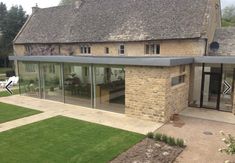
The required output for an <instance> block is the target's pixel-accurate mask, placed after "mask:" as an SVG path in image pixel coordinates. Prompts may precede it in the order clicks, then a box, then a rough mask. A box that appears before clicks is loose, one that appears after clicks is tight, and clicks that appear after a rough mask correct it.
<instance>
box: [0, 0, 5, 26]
mask: <svg viewBox="0 0 235 163" xmlns="http://www.w3.org/2000/svg"><path fill="white" fill-rule="evenodd" d="M6 15H7V7H6V5H5V4H4V3H2V2H1V3H0V31H2V23H3V20H4V19H5V17H6Z"/></svg>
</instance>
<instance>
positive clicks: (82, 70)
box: [64, 63, 92, 107]
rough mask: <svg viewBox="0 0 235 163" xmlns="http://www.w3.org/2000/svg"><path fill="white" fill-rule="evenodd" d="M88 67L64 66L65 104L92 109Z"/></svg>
mask: <svg viewBox="0 0 235 163" xmlns="http://www.w3.org/2000/svg"><path fill="white" fill-rule="evenodd" d="M91 86H92V82H91V74H90V66H87V65H78V64H70V63H68V64H64V91H65V103H69V104H75V105H81V106H85V107H92V102H91Z"/></svg>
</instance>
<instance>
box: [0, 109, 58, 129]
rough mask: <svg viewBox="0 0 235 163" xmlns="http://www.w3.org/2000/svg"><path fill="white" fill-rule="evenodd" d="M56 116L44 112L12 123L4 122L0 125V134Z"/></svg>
mask: <svg viewBox="0 0 235 163" xmlns="http://www.w3.org/2000/svg"><path fill="white" fill-rule="evenodd" d="M57 115H58V114H55V113H53V112H45V113H40V114H36V115H33V116H29V117H24V118H20V119H16V120H13V121H9V122H5V123H1V124H0V132H3V131H7V130H10V129H13V128H16V127H20V126H24V125H27V124H31V123H34V122H38V121H42V120H45V119H48V118H52V117H54V116H57Z"/></svg>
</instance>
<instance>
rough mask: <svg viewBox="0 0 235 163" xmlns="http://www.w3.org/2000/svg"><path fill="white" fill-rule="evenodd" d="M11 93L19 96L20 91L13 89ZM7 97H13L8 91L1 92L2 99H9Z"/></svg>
mask: <svg viewBox="0 0 235 163" xmlns="http://www.w3.org/2000/svg"><path fill="white" fill-rule="evenodd" d="M11 91H12V92H13V95H17V94H19V89H13V90H11ZM7 96H11V94H10V93H9V92H8V91H1V92H0V97H7Z"/></svg>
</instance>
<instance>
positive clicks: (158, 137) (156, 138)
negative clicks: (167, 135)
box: [154, 133, 162, 141]
mask: <svg viewBox="0 0 235 163" xmlns="http://www.w3.org/2000/svg"><path fill="white" fill-rule="evenodd" d="M161 138H162V134H161V133H155V135H154V139H155V140H156V141H161Z"/></svg>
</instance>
